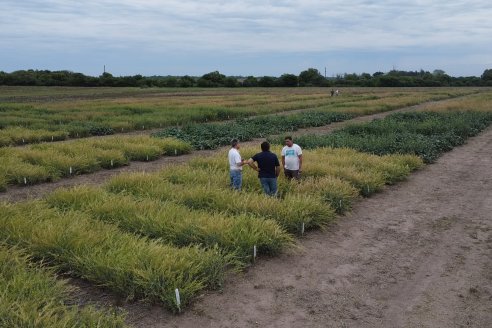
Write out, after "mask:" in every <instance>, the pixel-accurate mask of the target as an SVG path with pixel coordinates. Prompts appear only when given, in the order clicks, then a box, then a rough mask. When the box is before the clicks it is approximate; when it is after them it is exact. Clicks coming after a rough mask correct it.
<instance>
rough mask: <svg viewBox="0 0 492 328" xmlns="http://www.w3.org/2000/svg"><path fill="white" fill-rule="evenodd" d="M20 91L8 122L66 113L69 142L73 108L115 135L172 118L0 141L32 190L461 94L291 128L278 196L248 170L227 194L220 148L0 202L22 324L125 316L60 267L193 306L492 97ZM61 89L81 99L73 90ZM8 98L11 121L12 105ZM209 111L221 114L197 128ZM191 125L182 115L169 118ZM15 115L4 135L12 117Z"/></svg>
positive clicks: (338, 212)
mask: <svg viewBox="0 0 492 328" xmlns="http://www.w3.org/2000/svg"><path fill="white" fill-rule="evenodd" d="M14 89H15V88H14ZM29 90H32V94H31V95H29V94H28V95H22V93H19V94H18V95H16V94H15V92H14V93H13V96H12V97H10V98H8V97H6V96H1V95H0V101H2V104H0V108H2V109H1V110H0V115H3V114H5V115H3V116H0V117H1V119H2V121H1V122H2V124H4V120H3V119H4V118H7V117H8V118H9V119H12V120H11V121H8V120H6V121H5V122H10V123H12V122H14V121H15V119H14V118H15V117H17V118H16V119H20V118H21V116H23V117H24V118H25V119H26V122H28V121H29V120H31V119H32V120H39V121H38V123H40V124H41V125H35V124H31V123H32V122H31V123H28V124H26V125H25V126H23V127H20V128H24V129H27V130H30V131H34V129H33V128H34V127H35V128H36V129H37V128H40V129H44V130H45V131H56V129H54V130H50V129H52V128H53V127H55V126H56V120H52V119H53V117H54V116H52V115H55V114H53V113H56V115H58V116H57V117H58V118H57V119H60V118H61V117H65V120H66V124H65V123H62V124H59V125H58V126H56V128H57V129H59V130H58V131H62V132H64V133H66V134H65V137H63V138H60V139H65V138H71V137H73V135H72V134H71V133H72V132H71V131H69V130H66V129H65V128H66V126H68V125H71V124H75V123H73V122H75V121H70V122H69V121H68V119H69V118H73V117H76V120H78V121H76V122H77V123H76V124H75V125H77V124H93V122H96V123H97V124H100V125H98V128H99V127H102V126H103V127H104V128H105V129H106V128H109V129H111V131H110V133H115V132H117V130H118V127H119V125H118V124H121V122H123V121H122V120H124V121H126V122H127V123H128V122H131V124H129V125H128V126H126V127H125V128H124V130H125V129H128V130H134V129H138V124H141V123H142V122H143V121H140V120H149V121H145V126H144V127H143V128H144V129H150V128H155V127H160V126H163V127H164V126H167V127H165V128H163V129H160V131H159V132H157V133H156V134H155V135H154V136H148V135H132V134H130V135H121V136H109V137H106V136H100V137H91V138H86V139H79V140H68V141H60V142H55V141H54V140H53V142H51V141H50V142H41V143H39V144H33V145H25V146H13V144H16V143H17V142H13V141H8V142H6V144H8V145H10V146H5V147H2V148H0V170H1V171H0V173H1V174H0V187H1V186H2V181H3V188H6V186H7V185H15V184H18V185H28V186H26V188H29V185H30V184H34V183H38V182H43V181H53V180H57V179H61V178H64V177H69V176H71V175H77V174H89V173H92V172H96V171H97V170H101V169H108V168H112V167H117V166H121V165H127V164H128V163H129V162H130V161H133V160H139V161H151V160H155V159H157V158H159V157H161V156H176V155H180V154H184V153H189V152H192V149H193V148H195V149H214V148H218V147H220V146H222V145H225V144H227V143H228V140H230V139H231V138H232V137H239V138H240V139H241V140H242V141H246V140H252V139H255V138H265V137H268V138H269V139H270V140H271V141H272V143H273V146H272V151H273V152H275V153H277V154H279V153H280V150H281V146H280V145H278V144H279V143H281V142H282V141H283V140H282V138H278V136H276V135H278V134H280V133H291V132H293V131H295V130H297V129H300V128H309V127H317V126H321V125H327V124H330V123H332V122H340V121H344V120H350V119H351V118H354V117H359V116H361V115H366V114H370V113H378V112H384V111H390V110H391V109H396V108H401V107H404V106H408V105H414V104H420V103H423V102H427V101H430V100H435V99H445V98H452V97H457V96H459V95H467V97H465V98H456V99H455V100H450V101H449V102H446V104H444V105H443V104H439V103H436V104H434V103H428V104H424V105H422V106H421V107H420V108H419V110H417V111H412V112H409V113H408V112H407V113H396V114H390V115H388V116H387V117H386V118H384V119H381V120H377V121H373V122H369V123H363V124H355V125H354V124H350V125H347V126H345V127H343V128H341V129H340V130H338V131H335V132H334V133H332V134H327V135H310V134H306V135H299V136H296V140H295V141H296V143H298V144H300V145H301V146H302V147H303V149H304V153H303V157H304V165H303V178H302V179H301V181H299V182H297V181H289V180H287V179H285V178H284V177H283V176H281V177H280V178H279V194H278V197H266V196H264V195H263V193H262V191H261V187H260V183H259V181H258V178H257V173H256V172H255V171H253V170H251V169H249V168H248V167H245V168H244V173H243V190H242V191H241V192H235V191H231V190H230V187H229V176H228V165H227V161H226V150H224V149H218V150H217V151H215V152H213V155H212V156H202V155H201V154H198V155H197V156H193V157H192V158H191V159H190V160H189V161H187V162H186V163H184V164H174V165H171V166H167V167H164V168H162V169H161V170H158V171H156V172H129V173H123V174H119V175H116V176H114V177H112V178H111V179H109V180H108V181H100V182H99V183H97V184H94V185H79V186H73V187H70V188H61V189H57V190H53V191H50V192H47V193H45V194H44V195H43V197H42V198H40V199H31V200H28V201H22V202H16V203H9V202H0V260H2V261H0V263H2V264H3V265H2V266H0V270H1V271H0V286H2V290H6V291H7V292H5V293H4V294H2V295H0V313H1V314H8V315H2V316H0V325H1V324H4V322H5V325H7V326H8V325H12V324H13V325H14V326H15V325H16V324H17V325H26V326H29V325H33V320H39V321H38V322H39V324H38V326H40V327H58V326H59V327H62V326H70V327H71V326H73V327H77V324H79V325H80V326H81V327H86V326H87V327H123V326H124V325H125V323H124V321H125V319H124V317H125V315H124V313H122V311H121V310H120V309H106V310H105V309H104V308H105V307H103V309H96V308H93V307H85V306H77V305H70V304H78V302H77V300H76V298H75V300H73V298H72V297H73V296H72V294H74V290H73V289H72V287H70V283H69V282H68V281H66V280H64V279H66V278H73V279H81V280H83V281H85V282H87V283H88V284H90V285H91V286H98V287H95V288H99V287H103V288H104V289H105V290H107V291H108V292H109V293H112V294H114V295H118V296H119V297H122V298H124V299H125V300H126V301H127V302H144V303H150V304H157V305H158V306H162V307H165V308H166V309H167V310H168V311H170V312H174V313H178V312H182V311H186V309H187V308H188V307H189V306H191V305H192V304H193V303H194V302H195V301H196V300H197V298H199V297H200V296H201V295H203V294H204V292H206V291H218V290H221V289H222V288H224V284H225V282H226V281H228V280H227V277H229V276H231V275H236V273H237V272H242V271H245V270H247V269H248V268H249V267H251V266H253V265H254V264H255V262H256V261H259V260H261V259H266V258H269V257H276V256H279V255H282V254H284V253H285V252H286V251H288V250H291V249H295V248H296V246H297V240H298V238H302V237H303V236H304V235H306V234H308V233H309V232H310V231H312V230H320V229H321V230H323V229H329V226H330V224H331V223H333V222H334V221H335V220H337V218H340V217H341V216H343V215H345V214H347V213H349V212H350V211H351V210H352V208H353V207H354V205H355V204H356V203H357V202H359V201H361V200H362V199H363V198H367V197H371V196H372V195H374V194H375V193H378V192H380V191H382V190H384V189H385V188H386V186H388V185H394V184H397V183H399V182H401V181H404V180H405V179H407V178H408V177H409V175H410V174H411V173H412V172H414V171H416V170H419V169H421V168H423V167H424V166H425V165H426V164H432V163H433V162H434V161H435V160H436V159H437V158H438V157H439V156H441V154H443V153H444V152H447V151H450V150H451V149H453V147H456V146H459V145H462V144H464V143H465V142H466V140H467V139H468V138H470V137H472V136H475V135H477V134H479V133H480V132H481V131H483V130H484V129H486V128H487V127H488V126H490V124H491V123H492V114H491V113H492V109H491V108H490V99H491V98H490V96H491V94H492V93H491V92H490V91H486V90H477V89H428V90H425V91H422V90H419V89H394V90H390V89H364V90H362V89H353V90H352V89H351V90H349V89H347V90H346V92H342V96H340V97H333V98H330V97H328V96H327V95H326V90H325V89H305V90H299V89H295V90H276V89H274V90H266V89H255V90H232V91H230V90H229V91H225V90H220V89H219V90H187V91H179V93H178V92H176V91H174V90H168V91H166V92H159V91H156V90H138V89H122V90H114V89H107V90H104V89H100V90H99V89H98V90H94V91H93V90H90V89H87V90H84V92H83V93H81V94H79V96H78V98H76V97H75V95H76V90H75V89H74V90H72V89H70V88H67V89H63V88H58V89H55V90H53V91H52V90H36V89H35V88H32V89H29ZM4 91H5V90H2V91H1V92H4ZM30 92H31V91H30ZM91 92H94V93H91ZM49 93H53V94H52V95H51V97H52V99H51V100H49V99H48V98H49V97H50V95H49ZM227 93H229V94H227ZM16 97H21V98H22V102H20V101H18V100H19V99H21V98H17V100H16ZM70 97H74V99H73V100H72V101H69V100H67V99H70ZM34 100H36V101H34ZM15 101H18V102H17V103H15ZM2 106H3V107H2ZM14 107H15V108H17V110H19V112H18V113H17V114H19V115H18V116H15V115H13V113H15V110H13V108H14ZM41 108H44V110H39V109H41ZM82 108H83V109H82ZM129 108H134V109H135V108H137V109H142V111H141V112H139V111H138V110H133V111H132V110H129ZM202 109H203V110H202ZM298 109H299V110H300V111H297V110H298ZM38 110H39V111H38ZM290 111H295V112H292V113H289V112H290ZM284 112H285V113H284ZM21 113H22V115H21ZM108 113H114V115H108ZM73 114H77V115H79V116H78V117H77V116H76V115H75V116H73ZM161 114H162V116H161ZM267 114H268V115H267ZM269 114H276V115H269ZM36 115H38V116H36ZM43 115H44V117H43ZM203 115H205V116H203ZM259 115H263V116H259ZM249 116H254V117H249ZM48 117H49V118H48ZM232 118H234V120H233V121H230V120H229V119H232ZM113 119H114V121H112V120H113ZM204 120H207V121H215V120H219V121H220V120H229V121H228V122H227V124H224V122H212V123H208V124H198V123H197V122H202V121H204ZM137 121H138V122H139V123H138V124H137V125H134V124H135V122H137ZM147 122H151V123H149V124H150V125H148V124H147ZM184 122H187V123H191V124H189V125H186V126H179V127H176V126H175V125H176V124H178V125H184ZM10 123H7V124H5V125H4V126H2V130H5V131H9V130H8V129H12V127H15V124H13V125H12V126H11V125H9V124H10ZM42 124H47V125H46V126H42ZM64 124H65V125H64ZM111 124H115V125H111ZM17 127H19V126H17ZM79 131H80V130H79ZM108 131H109V130H108ZM101 134H107V133H101ZM6 135H8V134H6ZM89 135H91V133H84V134H83V135H82V134H79V137H82V136H89ZM171 137H172V138H171ZM10 140H13V139H10ZM37 141H41V140H37ZM24 143H30V141H28V142H26V139H24ZM240 151H241V154H242V156H243V157H244V158H249V157H251V156H252V155H253V154H255V153H257V152H259V146H251V145H245V146H244V147H242V148H241V149H240ZM4 259H5V261H4ZM4 263H5V264H4ZM60 277H63V278H64V279H61V278H60ZM26 281H29V282H30V283H26ZM3 287H5V288H3ZM75 294H76V292H75ZM25 295H34V296H33V297H26V296H25ZM12 304H14V306H12ZM38 309H42V311H41V312H40V313H41V315H39V318H38V317H36V315H37V313H38V312H36V311H38ZM123 312H124V311H123ZM75 318H76V319H75ZM1 320H4V321H1Z"/></svg>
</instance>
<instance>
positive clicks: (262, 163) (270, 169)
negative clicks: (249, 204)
mask: <svg viewBox="0 0 492 328" xmlns="http://www.w3.org/2000/svg"><path fill="white" fill-rule="evenodd" d="M261 150H262V151H261V153H258V154H256V155H255V156H253V157H251V158H250V159H249V160H248V165H249V166H251V167H252V168H253V169H254V170H256V171H258V178H260V183H261V186H262V187H263V190H264V191H265V194H267V195H269V196H275V195H276V194H277V177H278V175H279V174H280V162H279V161H278V157H277V155H275V154H274V153H272V152H271V151H270V144H269V143H268V142H266V141H265V142H263V143H262V144H261ZM254 162H256V163H257V164H258V166H256V165H255V163H254Z"/></svg>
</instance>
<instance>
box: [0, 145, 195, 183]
mask: <svg viewBox="0 0 492 328" xmlns="http://www.w3.org/2000/svg"><path fill="white" fill-rule="evenodd" d="M190 151H191V146H190V145H189V144H187V143H185V142H183V141H180V140H177V139H173V138H165V139H158V138H152V137H149V136H136V137H134V136H112V137H106V138H100V139H97V138H91V139H84V140H74V141H67V142H62V143H43V144H38V145H30V146H26V147H4V148H0V190H2V189H5V188H6V186H7V184H12V185H27V184H36V183H40V182H45V181H53V180H58V179H60V178H62V177H69V176H73V175H78V174H85V173H91V172H95V171H98V170H101V169H111V168H116V167H119V166H122V165H127V164H128V163H129V162H130V161H151V160H156V159H158V158H159V157H161V156H177V155H181V154H184V153H189V152H190Z"/></svg>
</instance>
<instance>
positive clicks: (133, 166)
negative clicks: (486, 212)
mask: <svg viewBox="0 0 492 328" xmlns="http://www.w3.org/2000/svg"><path fill="white" fill-rule="evenodd" d="M462 97H467V96H462ZM460 98H461V97H460ZM455 99H456V98H448V99H444V100H438V101H431V102H426V103H422V104H419V105H414V106H409V107H402V108H399V109H395V110H392V111H386V112H381V113H376V114H370V115H365V116H359V117H356V118H354V119H351V120H347V121H343V122H337V123H332V124H329V125H325V126H321V127H314V128H306V129H299V130H298V131H296V132H293V135H294V136H298V135H302V134H309V133H313V134H316V133H319V134H326V133H331V132H333V131H334V130H335V129H339V128H341V127H343V126H346V125H347V124H352V123H361V122H368V121H372V120H374V119H381V118H384V117H386V116H388V115H390V114H394V113H400V112H408V111H414V110H418V109H422V108H423V107H424V106H425V105H428V104H430V103H437V102H439V103H441V102H447V101H452V100H455ZM305 110H306V109H302V110H294V111H289V112H288V113H293V112H298V111H305ZM283 114H285V113H278V114H276V115H283ZM274 115H275V114H274ZM150 132H151V131H150V130H147V131H133V132H130V133H128V135H138V134H148V133H150ZM103 137H104V136H103ZM89 138H102V137H89ZM263 140H265V139H264V138H259V139H254V140H252V141H248V142H243V143H242V144H243V145H258V144H259V143H260V142H262V141H263ZM59 142H66V141H59ZM225 148H227V147H225ZM225 148H223V149H225ZM218 151H219V150H200V151H194V152H192V153H191V154H187V155H182V156H177V157H161V158H159V159H157V160H155V161H150V162H135V161H134V162H131V163H130V165H128V166H123V167H119V168H116V169H113V170H101V171H97V172H94V173H90V174H84V175H79V176H74V177H72V178H63V179H61V180H59V181H56V182H49V183H41V184H37V185H32V186H9V187H8V188H7V191H5V192H0V201H11V202H16V201H22V200H26V199H30V198H39V197H42V196H44V195H46V194H47V193H49V192H50V191H53V190H54V189H57V188H60V187H71V186H76V185H80V184H92V185H97V184H102V183H104V182H105V181H106V180H107V179H109V178H111V177H112V176H114V175H117V174H119V173H121V172H143V171H146V172H153V171H158V170H160V169H161V168H163V167H165V166H168V165H172V164H180V163H186V162H188V161H189V160H190V159H192V158H194V157H202V156H211V155H213V154H214V153H217V152H218Z"/></svg>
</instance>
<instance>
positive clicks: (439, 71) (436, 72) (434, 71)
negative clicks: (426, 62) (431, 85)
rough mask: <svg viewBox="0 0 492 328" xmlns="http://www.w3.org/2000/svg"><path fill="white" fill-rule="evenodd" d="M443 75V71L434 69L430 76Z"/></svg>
mask: <svg viewBox="0 0 492 328" xmlns="http://www.w3.org/2000/svg"><path fill="white" fill-rule="evenodd" d="M445 74H446V72H445V71H443V70H442V69H435V70H433V71H432V75H434V76H439V75H445Z"/></svg>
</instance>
